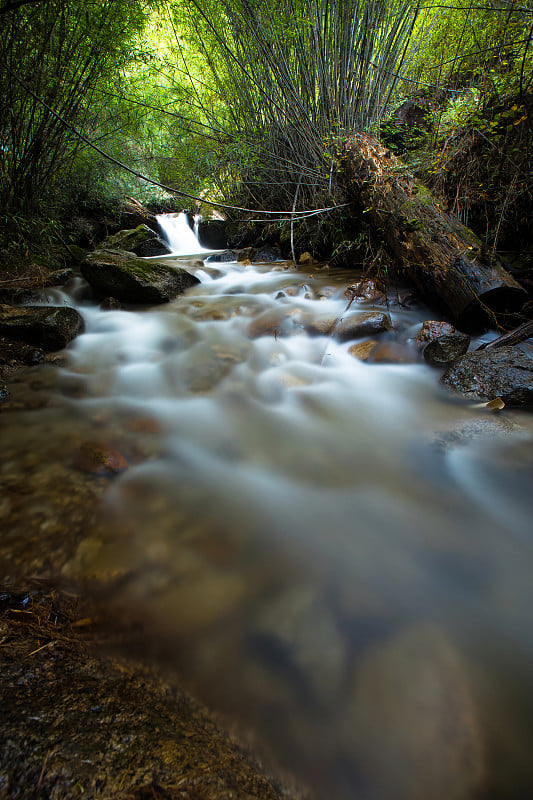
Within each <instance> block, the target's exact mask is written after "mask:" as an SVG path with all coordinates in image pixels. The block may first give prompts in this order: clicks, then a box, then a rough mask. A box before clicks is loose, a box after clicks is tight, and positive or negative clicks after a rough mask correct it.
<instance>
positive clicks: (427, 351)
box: [424, 333, 470, 367]
mask: <svg viewBox="0 0 533 800" xmlns="http://www.w3.org/2000/svg"><path fill="white" fill-rule="evenodd" d="M469 346H470V336H467V335H466V334H465V333H445V334H444V335H443V336H438V337H437V338H435V339H432V340H431V341H430V342H429V343H428V344H427V345H426V347H425V348H424V359H425V360H426V361H427V363H428V364H431V366H432V367H443V366H445V365H446V364H451V363H452V361H455V359H456V358H459V357H460V356H464V354H465V353H466V351H467V350H468V348H469Z"/></svg>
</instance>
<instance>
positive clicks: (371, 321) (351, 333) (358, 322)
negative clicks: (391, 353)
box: [333, 311, 392, 340]
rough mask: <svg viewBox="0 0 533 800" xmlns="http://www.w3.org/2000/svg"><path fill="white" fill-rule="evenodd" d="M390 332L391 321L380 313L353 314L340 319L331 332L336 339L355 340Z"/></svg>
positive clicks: (386, 315) (387, 316)
mask: <svg viewBox="0 0 533 800" xmlns="http://www.w3.org/2000/svg"><path fill="white" fill-rule="evenodd" d="M390 330H392V321H391V318H390V317H389V315H388V314H384V313H383V312H382V311H368V312H366V313H364V314H361V313H359V312H355V313H354V314H347V315H346V316H344V317H342V319H341V320H340V322H339V324H338V325H337V326H336V327H335V330H334V331H333V336H335V338H336V339H342V340H345V339H357V338H359V337H360V336H374V335H375V334H377V333H384V332H385V331H390Z"/></svg>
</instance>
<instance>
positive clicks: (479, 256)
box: [340, 134, 527, 327]
mask: <svg viewBox="0 0 533 800" xmlns="http://www.w3.org/2000/svg"><path fill="white" fill-rule="evenodd" d="M340 164H341V176H340V177H341V181H342V182H343V183H344V185H345V186H346V188H347V191H348V193H349V196H350V197H351V198H353V199H357V200H358V201H359V202H361V203H363V204H364V211H365V213H366V214H367V215H368V216H367V218H368V219H369V221H370V224H371V226H372V227H373V228H374V229H378V231H379V233H380V235H381V237H382V239H383V240H384V242H385V243H386V245H387V247H388V249H389V250H390V252H391V253H392V254H393V256H394V257H395V259H396V260H397V262H398V265H399V266H400V267H401V268H403V269H404V270H405V271H406V273H407V274H408V276H409V277H410V278H411V280H412V281H413V282H414V283H415V285H416V286H417V287H418V289H419V290H420V291H421V293H422V294H423V295H424V297H425V298H426V299H427V300H428V301H429V302H435V301H437V302H439V303H440V304H442V305H444V306H445V308H446V310H447V311H448V312H449V314H450V315H451V316H452V318H453V319H454V320H455V321H456V323H457V325H458V326H459V327H474V326H476V325H478V324H479V323H480V322H486V321H487V320H488V319H490V317H491V316H492V317H494V314H499V313H509V312H515V311H518V310H519V309H520V308H521V307H522V305H523V304H524V302H525V300H526V299H527V292H526V291H525V289H524V288H523V287H522V286H520V284H519V283H517V281H515V279H514V278H513V277H512V276H511V275H510V274H509V273H508V272H507V271H506V270H505V269H504V268H503V266H502V264H501V263H500V261H499V260H498V258H497V257H496V256H495V255H494V254H492V253H490V254H489V253H487V251H486V250H485V249H484V248H483V245H482V244H481V242H480V240H479V239H478V238H477V236H476V235H475V234H474V233H473V232H472V231H471V230H469V229H468V228H466V227H465V226H464V225H463V224H462V223H461V222H460V221H459V219H458V218H457V217H456V216H454V215H453V214H449V213H448V212H446V211H445V210H444V209H443V207H442V206H441V205H440V203H439V202H438V200H437V199H436V198H435V197H434V196H433V195H432V194H431V192H430V191H429V190H428V189H427V187H426V186H424V184H423V183H421V182H420V181H418V180H417V179H416V178H414V177H413V176H412V175H411V174H410V173H409V171H408V170H407V168H406V167H405V165H404V164H402V162H401V161H400V160H399V159H398V158H396V157H395V156H394V155H393V154H392V153H391V152H390V150H388V149H387V148H386V147H384V146H383V145H382V144H381V143H380V142H379V141H378V140H377V139H375V138H374V137H372V136H370V135H368V134H358V135H356V136H354V137H353V138H352V139H351V140H350V141H349V142H348V144H347V152H346V153H345V156H344V157H341V161H340Z"/></svg>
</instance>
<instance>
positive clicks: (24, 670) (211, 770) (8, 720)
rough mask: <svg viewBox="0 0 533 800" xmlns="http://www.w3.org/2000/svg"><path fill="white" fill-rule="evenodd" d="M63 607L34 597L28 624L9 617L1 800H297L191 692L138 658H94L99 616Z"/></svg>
mask: <svg viewBox="0 0 533 800" xmlns="http://www.w3.org/2000/svg"><path fill="white" fill-rule="evenodd" d="M65 605H66V603H64V602H63V601H62V600H61V602H60V601H58V599H57V598H53V599H50V601H49V602H48V604H46V603H45V602H44V600H42V601H40V604H39V605H37V603H36V601H33V604H32V605H31V606H30V608H29V609H26V610H25V613H24V615H23V616H24V622H23V623H21V622H20V621H15V617H18V618H19V620H20V617H21V616H22V615H21V614H17V615H16V614H12V613H11V612H10V611H9V610H8V611H6V612H5V613H4V614H3V615H2V623H3V624H5V631H6V632H5V633H4V634H3V637H2V640H3V641H5V642H6V643H4V644H3V646H2V648H1V649H0V669H1V672H2V682H1V685H0V722H1V726H2V748H1V750H0V794H1V796H2V798H4V799H5V800H22V798H26V799H27V800H30V798H37V797H43V798H44V797H46V798H61V800H76V798H79V797H86V798H97V797H98V798H116V800H119V798H124V800H125V799H126V798H130V799H131V800H134V798H135V800H148V798H150V799H152V798H157V799H158V800H163V798H165V799H168V800H170V798H176V800H177V798H178V797H190V798H198V800H217V798H230V797H231V798H234V800H250V799H251V798H254V800H281V798H282V797H284V798H290V797H295V796H296V793H295V792H289V790H286V789H285V788H283V787H281V786H280V785H279V784H278V783H277V782H275V781H274V780H271V779H270V778H268V777H267V776H266V775H265V773H264V772H263V771H262V770H261V768H260V767H259V766H258V764H256V763H255V762H254V761H253V759H252V757H251V756H250V754H249V752H246V751H245V750H244V749H243V748H241V747H239V745H238V744H237V743H236V742H235V740H234V739H231V738H230V737H229V736H228V735H227V734H226V733H224V732H223V731H222V730H221V729H220V727H219V726H218V725H217V724H216V723H215V721H214V720H213V719H212V718H210V717H209V715H208V713H207V711H206V709H205V708H204V707H203V706H201V705H200V704H199V703H197V702H195V701H194V700H192V699H191V698H190V696H189V695H187V694H186V693H184V692H183V691H181V690H180V689H178V688H175V687H173V686H170V685H169V684H167V683H164V682H163V681H162V680H161V679H160V678H159V676H158V675H157V674H156V673H155V672H153V671H150V670H148V669H146V668H143V667H142V666H140V665H136V664H135V663H133V662H132V661H131V660H130V661H128V662H126V661H119V660H117V659H112V658H104V657H102V656H100V657H98V656H95V655H94V654H92V653H91V652H90V651H89V648H88V647H87V645H84V644H83V642H82V641H81V639H80V635H79V634H80V632H81V633H85V636H86V638H87V637H88V638H89V639H91V640H92V638H95V635H94V633H92V632H93V630H94V628H93V626H94V616H93V617H92V618H91V615H90V614H91V611H90V610H87V611H85V613H84V612H83V611H79V612H78V613H77V614H76V615H75V616H71V615H69V614H68V613H67V611H66V610H65ZM91 623H92V624H91ZM77 626H81V627H77ZM108 636H109V634H108ZM43 644H44V647H43ZM95 650H97V648H95Z"/></svg>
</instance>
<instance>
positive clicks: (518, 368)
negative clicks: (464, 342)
mask: <svg viewBox="0 0 533 800" xmlns="http://www.w3.org/2000/svg"><path fill="white" fill-rule="evenodd" d="M441 381H442V383H443V384H444V385H445V386H449V388H450V389H454V390H455V391H456V392H460V393H461V394H463V395H465V397H471V398H480V399H481V400H493V399H494V398H495V397H501V399H502V400H503V402H504V403H505V404H506V405H507V406H515V407H523V408H533V359H531V358H530V357H529V356H527V355H526V354H525V353H524V352H522V350H517V349H516V348H515V347H498V348H487V349H486V350H476V351H474V352H473V353H467V354H466V355H464V356H463V357H462V358H459V359H458V360H457V361H455V362H454V363H453V364H452V366H451V367H450V368H449V369H448V370H447V372H445V373H444V375H443V376H442V378H441Z"/></svg>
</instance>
